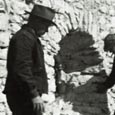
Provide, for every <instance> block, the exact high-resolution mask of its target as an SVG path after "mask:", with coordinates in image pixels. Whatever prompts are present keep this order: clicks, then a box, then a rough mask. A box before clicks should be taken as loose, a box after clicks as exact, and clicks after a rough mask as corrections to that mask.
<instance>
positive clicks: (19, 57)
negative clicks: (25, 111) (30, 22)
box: [14, 35, 39, 97]
mask: <svg viewBox="0 0 115 115" xmlns="http://www.w3.org/2000/svg"><path fill="white" fill-rule="evenodd" d="M33 46H34V40H32V39H30V38H28V37H26V36H25V35H21V36H19V38H16V42H15V50H16V55H15V56H16V57H15V60H14V61H15V66H14V70H15V74H16V76H15V77H17V78H16V79H17V81H18V83H19V84H20V82H21V83H23V84H24V85H25V86H26V87H27V88H28V90H29V93H30V95H31V96H32V97H36V96H38V95H39V92H38V91H37V88H36V81H35V79H34V76H33V73H32V65H33V59H32V49H33Z"/></svg>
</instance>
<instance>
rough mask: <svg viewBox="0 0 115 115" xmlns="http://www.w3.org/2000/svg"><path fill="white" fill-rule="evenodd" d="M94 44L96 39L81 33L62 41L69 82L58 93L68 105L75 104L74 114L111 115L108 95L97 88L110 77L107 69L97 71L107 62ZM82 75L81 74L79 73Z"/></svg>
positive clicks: (58, 55) (70, 35)
mask: <svg viewBox="0 0 115 115" xmlns="http://www.w3.org/2000/svg"><path fill="white" fill-rule="evenodd" d="M93 44H94V40H93V37H92V36H91V35H89V34H88V33H85V32H80V31H78V32H72V33H70V34H69V35H67V36H66V37H65V38H63V39H62V41H60V51H59V53H58V54H57V57H60V59H59V60H61V63H62V66H63V71H64V72H65V73H66V74H65V78H64V79H67V81H63V84H60V86H59V88H58V92H57V93H59V95H60V96H62V97H63V100H64V102H70V103H71V104H72V109H73V111H75V112H79V113H80V114H82V115H109V114H110V113H109V109H108V103H107V95H106V93H103V94H99V93H97V89H96V87H97V86H98V84H99V83H100V82H103V81H104V80H105V79H106V77H105V75H106V74H105V72H104V71H103V70H100V71H96V70H93V69H94V68H96V66H97V65H99V64H101V62H102V61H103V59H101V58H100V55H99V52H97V51H96V49H95V48H94V47H92V46H93ZM59 63H60V62H59ZM91 68H93V69H91ZM78 72H80V75H77V74H76V73H78ZM57 74H58V73H57ZM59 75H60V76H58V77H60V79H61V77H62V76H61V74H59ZM58 80H59V78H58ZM57 87H58V86H57ZM59 90H60V91H59ZM61 90H62V91H61ZM63 109H64V108H63Z"/></svg>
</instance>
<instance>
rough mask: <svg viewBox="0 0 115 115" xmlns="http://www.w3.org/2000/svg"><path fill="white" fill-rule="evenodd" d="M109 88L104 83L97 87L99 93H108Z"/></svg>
mask: <svg viewBox="0 0 115 115" xmlns="http://www.w3.org/2000/svg"><path fill="white" fill-rule="evenodd" d="M107 90H108V88H107V87H106V86H105V85H104V84H103V83H102V84H98V86H97V91H96V92H97V93H106V92H107Z"/></svg>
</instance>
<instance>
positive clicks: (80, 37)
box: [58, 31, 102, 73]
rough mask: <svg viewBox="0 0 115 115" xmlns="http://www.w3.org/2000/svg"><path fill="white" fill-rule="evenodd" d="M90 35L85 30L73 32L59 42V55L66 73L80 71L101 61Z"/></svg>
mask: <svg viewBox="0 0 115 115" xmlns="http://www.w3.org/2000/svg"><path fill="white" fill-rule="evenodd" d="M93 44H94V40H93V37H92V35H90V34H88V33H86V32H80V31H77V32H73V33H71V34H69V35H67V36H65V37H64V38H63V39H62V40H61V41H60V43H59V45H60V51H59V54H58V55H59V56H60V57H61V60H62V65H63V67H64V71H65V72H66V73H70V72H75V71H82V70H84V69H85V68H87V67H90V66H93V65H97V64H99V63H100V62H102V59H100V58H99V57H100V55H99V52H98V51H96V48H94V47H93Z"/></svg>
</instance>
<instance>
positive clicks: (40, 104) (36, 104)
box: [32, 96, 44, 113]
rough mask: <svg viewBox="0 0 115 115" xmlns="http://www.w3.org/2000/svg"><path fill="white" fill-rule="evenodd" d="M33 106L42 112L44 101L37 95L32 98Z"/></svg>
mask: <svg viewBox="0 0 115 115" xmlns="http://www.w3.org/2000/svg"><path fill="white" fill-rule="evenodd" d="M32 103H33V108H34V110H35V111H36V112H37V111H38V112H41V113H42V112H44V102H43V100H42V98H41V97H40V96H37V97H35V98H33V99H32Z"/></svg>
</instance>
